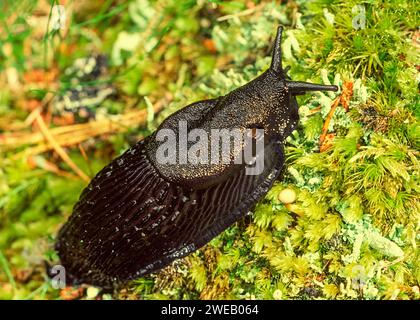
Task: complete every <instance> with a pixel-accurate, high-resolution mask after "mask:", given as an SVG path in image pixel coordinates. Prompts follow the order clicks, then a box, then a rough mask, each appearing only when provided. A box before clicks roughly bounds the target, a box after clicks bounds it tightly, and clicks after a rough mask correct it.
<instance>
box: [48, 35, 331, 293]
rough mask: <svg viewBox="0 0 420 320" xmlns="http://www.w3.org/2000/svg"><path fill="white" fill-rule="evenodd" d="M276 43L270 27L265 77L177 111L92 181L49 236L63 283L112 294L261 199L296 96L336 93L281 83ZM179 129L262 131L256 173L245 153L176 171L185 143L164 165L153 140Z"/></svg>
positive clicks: (293, 118) (294, 119)
mask: <svg viewBox="0 0 420 320" xmlns="http://www.w3.org/2000/svg"><path fill="white" fill-rule="evenodd" d="M281 35H282V27H279V28H278V32H277V36H276V40H275V44H274V50H273V59H272V63H271V66H270V68H269V69H268V70H267V71H265V72H264V73H263V74H261V75H260V76H259V77H257V78H256V79H254V80H252V81H251V82H249V83H248V84H246V85H244V86H242V87H240V88H238V89H236V90H234V91H232V92H230V93H229V94H227V95H225V96H223V97H219V98H216V99H211V100H204V101H199V102H196V103H193V104H191V105H189V106H186V107H185V108H183V109H181V110H180V111H178V112H176V113H175V114H173V115H172V116H170V117H169V118H167V119H166V120H165V121H164V122H163V123H162V124H161V126H160V127H159V128H158V129H157V130H156V132H154V133H153V134H152V135H151V136H149V137H147V138H145V139H143V140H141V141H139V142H138V143H137V144H136V145H134V146H133V147H132V148H130V149H129V150H127V151H126V152H125V153H124V154H123V155H121V156H120V157H118V158H117V159H115V160H113V161H112V162H111V163H110V164H109V165H108V166H106V167H105V168H104V169H102V170H101V171H100V172H99V173H98V174H97V175H96V177H95V178H94V179H93V180H92V181H91V183H90V184H89V186H88V187H87V188H86V189H85V190H84V191H83V193H82V195H81V197H80V199H79V201H78V203H77V204H76V205H75V207H74V210H73V214H72V215H71V217H70V218H69V220H68V221H67V222H66V224H65V225H64V226H63V227H62V229H61V230H60V232H59V234H58V237H57V242H56V250H57V251H58V254H59V256H60V259H61V263H62V265H63V266H64V267H65V268H66V276H67V280H68V281H69V282H72V283H89V284H93V285H97V286H101V287H105V288H111V287H114V286H115V285H118V284H121V283H124V282H126V281H128V280H130V279H135V278H138V277H141V276H144V275H146V274H148V273H150V272H153V271H156V270H159V269H160V268H163V267H164V266H166V265H168V264H169V263H171V262H172V261H173V260H175V259H178V258H181V257H183V256H186V255H188V254H189V253H191V252H192V251H195V250H197V249H199V248H200V247H201V246H203V245H204V244H206V243H207V242H208V241H210V240H211V239H212V238H214V237H215V236H217V235H218V234H219V233H221V232H222V231H223V230H225V229H226V228H228V227H229V226H230V225H231V224H232V223H234V222H235V221H237V220H238V219H240V218H241V217H243V216H244V215H245V214H246V213H248V212H249V211H250V210H251V209H252V208H253V206H254V205H255V204H256V202H258V200H260V199H261V197H263V196H264V195H265V193H266V192H267V191H268V190H269V188H270V187H271V185H272V184H273V182H274V181H275V179H276V178H277V177H278V175H279V173H280V170H281V168H282V166H283V163H284V156H283V141H284V140H285V139H286V138H287V136H288V135H289V134H290V133H291V132H292V131H293V130H294V129H295V127H296V125H297V123H298V118H299V117H298V104H297V101H296V98H295V96H296V95H299V94H304V93H306V92H307V91H336V90H337V89H338V88H337V87H336V86H324V85H317V84H311V83H305V82H293V81H290V80H288V79H287V78H286V74H285V73H286V72H285V70H283V68H282V65H281V46H280V44H281ZM181 123H183V124H185V126H186V129H187V131H188V132H192V131H194V130H195V129H199V130H200V132H201V133H205V134H207V136H208V137H209V140H211V137H212V136H214V135H215V132H216V131H215V130H220V129H226V130H238V132H240V133H241V134H245V132H247V130H251V129H263V132H264V135H263V137H262V138H261V137H260V138H259V139H262V142H261V143H262V144H263V146H264V148H263V150H262V151H261V153H260V154H259V155H258V156H261V158H262V159H263V166H262V168H261V170H260V172H259V173H258V174H247V170H246V169H247V165H246V164H244V163H236V162H235V161H234V160H235V159H236V157H237V156H238V154H241V155H242V154H243V152H244V150H245V147H244V145H242V148H238V149H235V150H236V151H229V153H228V155H227V158H228V159H229V161H228V162H223V163H209V162H206V163H202V162H196V163H188V162H187V163H185V162H182V161H181V158H182V157H183V156H185V155H186V154H187V153H188V152H189V151H188V150H190V147H191V146H192V145H193V144H194V141H190V139H187V140H188V141H186V142H185V143H183V147H182V148H181V141H177V145H178V146H179V147H180V152H179V153H178V154H177V155H176V156H174V158H173V160H175V161H174V162H164V163H163V162H162V161H160V158H159V154H160V153H159V152H160V148H161V147H162V143H163V142H162V140H161V139H160V138H159V134H160V133H162V132H166V131H167V132H172V133H173V134H174V136H181V133H182V132H181V131H182V130H183V129H182V127H181V126H180V124H181ZM165 130H166V131H165ZM248 132H249V131H248ZM255 139H258V138H255ZM207 146H209V144H207ZM212 151H213V150H212ZM216 153H218V154H216V155H217V157H218V158H220V156H221V153H222V152H220V151H216ZM214 154H215V153H214V152H213V153H212V155H214Z"/></svg>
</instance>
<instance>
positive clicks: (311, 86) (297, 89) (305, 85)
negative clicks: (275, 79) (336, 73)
mask: <svg viewBox="0 0 420 320" xmlns="http://www.w3.org/2000/svg"><path fill="white" fill-rule="evenodd" d="M286 85H287V87H288V88H289V90H290V93H291V94H292V95H295V96H296V95H301V94H305V93H307V92H308V91H337V90H338V87H337V86H334V85H323V84H316V83H310V82H303V81H286Z"/></svg>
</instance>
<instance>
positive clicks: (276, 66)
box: [270, 26, 283, 74]
mask: <svg viewBox="0 0 420 320" xmlns="http://www.w3.org/2000/svg"><path fill="white" fill-rule="evenodd" d="M282 33H283V27H282V26H279V27H278V28H277V35H276V40H274V48H273V58H272V60H271V66H270V69H271V70H273V71H274V72H277V73H280V74H283V68H282V65H281V59H282V52H281V38H282Z"/></svg>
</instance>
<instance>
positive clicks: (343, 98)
mask: <svg viewBox="0 0 420 320" xmlns="http://www.w3.org/2000/svg"><path fill="white" fill-rule="evenodd" d="M352 95H353V82H351V81H346V82H344V84H343V91H342V93H341V94H340V96H338V97H337V98H335V99H334V101H333V104H332V105H331V110H330V112H328V115H327V118H326V119H325V122H324V124H323V126H322V133H321V136H320V137H319V145H320V148H319V150H320V151H321V152H323V151H325V150H327V149H328V148H329V147H330V144H327V143H326V142H327V140H328V139H326V138H327V136H328V128H329V126H330V122H331V119H332V117H333V115H334V112H335V110H336V109H337V107H338V105H339V104H341V105H342V106H343V107H344V109H345V110H346V111H349V103H350V99H351V97H352Z"/></svg>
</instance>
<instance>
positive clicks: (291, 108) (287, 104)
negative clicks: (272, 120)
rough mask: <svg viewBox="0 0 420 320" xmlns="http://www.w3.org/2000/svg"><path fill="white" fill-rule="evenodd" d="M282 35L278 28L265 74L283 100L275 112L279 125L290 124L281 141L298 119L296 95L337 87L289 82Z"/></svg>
mask: <svg viewBox="0 0 420 320" xmlns="http://www.w3.org/2000/svg"><path fill="white" fill-rule="evenodd" d="M282 33H283V27H282V26H279V27H278V29H277V35H276V39H275V41H274V48H273V56H272V61H271V65H270V68H269V69H268V70H267V73H269V74H270V76H269V77H270V78H273V77H274V78H275V79H272V81H273V82H277V85H273V87H276V90H280V96H281V97H282V99H284V101H282V103H281V106H280V108H281V109H282V110H278V111H277V112H280V113H281V117H280V118H281V119H280V125H281V122H282V121H281V120H283V121H285V120H287V121H286V122H290V123H289V124H288V126H286V127H285V128H284V130H283V131H282V132H281V135H282V136H283V139H285V138H286V137H287V136H288V135H289V134H290V133H291V132H292V131H293V130H294V128H295V127H296V125H297V122H298V119H299V116H298V104H297V101H296V96H297V95H303V94H306V93H308V92H310V91H337V90H338V87H337V86H334V85H321V84H315V83H308V82H302V81H291V80H290V79H289V78H288V76H287V71H288V68H286V69H283V67H282V50H281V41H282ZM274 113H276V111H275V110H274ZM277 120H278V119H277Z"/></svg>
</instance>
